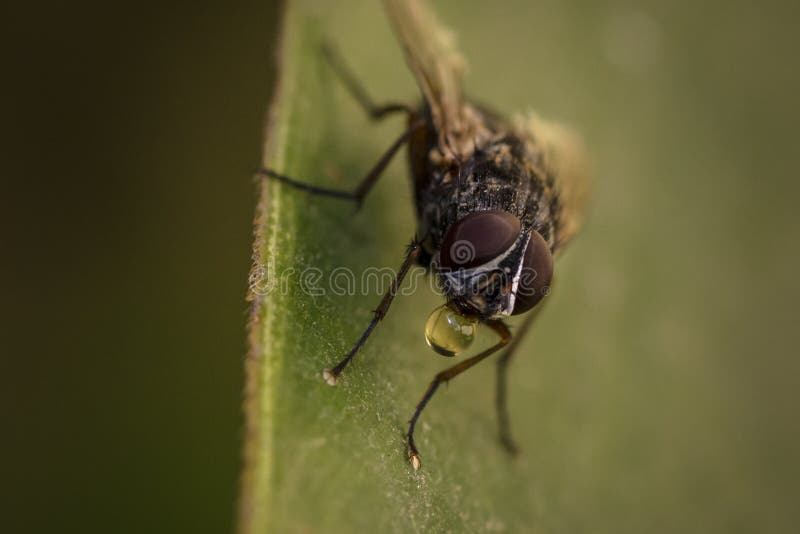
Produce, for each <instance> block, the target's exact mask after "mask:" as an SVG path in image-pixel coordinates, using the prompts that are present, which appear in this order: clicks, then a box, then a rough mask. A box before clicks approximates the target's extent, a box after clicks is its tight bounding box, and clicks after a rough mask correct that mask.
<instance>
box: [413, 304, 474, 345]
mask: <svg viewBox="0 0 800 534" xmlns="http://www.w3.org/2000/svg"><path fill="white" fill-rule="evenodd" d="M477 327H478V321H476V320H475V319H470V318H468V317H464V316H463V315H461V314H459V313H458V312H456V311H454V310H452V309H450V308H448V307H447V306H446V305H445V306H441V307H439V308H436V309H435V310H433V313H431V315H430V317H428V322H427V323H426V324H425V341H427V342H428V345H430V347H431V348H432V349H433V350H435V351H436V352H438V353H439V354H441V355H442V356H455V355H456V354H458V353H459V352H461V351H463V350H465V349H467V348H469V346H470V345H471V344H472V341H473V340H474V339H475V330H476V329H477Z"/></svg>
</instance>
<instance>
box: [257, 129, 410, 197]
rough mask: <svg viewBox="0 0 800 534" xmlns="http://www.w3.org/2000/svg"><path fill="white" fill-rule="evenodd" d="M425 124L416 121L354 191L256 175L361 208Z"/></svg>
mask: <svg viewBox="0 0 800 534" xmlns="http://www.w3.org/2000/svg"><path fill="white" fill-rule="evenodd" d="M424 124H425V123H424V122H423V121H421V120H418V121H415V122H414V123H413V124H412V125H411V127H409V128H408V129H407V130H406V131H405V132H403V135H401V136H400V137H399V138H398V139H397V140H396V141H395V142H394V143H392V145H391V146H390V147H389V149H388V150H387V151H386V152H385V153H384V154H383V156H381V158H380V159H379V160H378V162H377V163H376V164H375V166H374V167H372V169H371V170H370V171H369V172H368V173H367V175H366V176H365V177H364V179H362V180H361V183H360V184H359V185H358V187H356V188H355V189H353V190H352V191H348V190H344V189H331V188H328V187H319V186H316V185H311V184H309V183H306V182H303V181H300V180H296V179H294V178H290V177H289V176H286V175H285V174H281V173H279V172H275V171H273V170H272V169H265V168H261V169H258V170H256V174H259V175H262V176H268V177H270V178H273V179H275V180H278V181H279V182H282V183H284V184H286V185H289V186H291V187H294V188H295V189H300V190H302V191H307V192H309V193H312V194H315V195H320V196H326V197H333V198H341V199H345V200H352V201H355V203H356V206H357V207H361V203H362V202H363V200H364V197H365V196H367V193H369V192H370V190H371V189H372V186H374V185H375V183H376V182H377V181H378V178H380V177H381V174H383V171H384V169H386V166H387V165H389V162H391V161H392V158H393V157H394V155H395V154H397V151H398V150H400V147H402V146H403V145H404V144H405V143H406V142H408V139H409V138H410V137H411V135H412V134H413V133H414V132H415V131H416V130H417V129H418V128H421V127H423V126H424Z"/></svg>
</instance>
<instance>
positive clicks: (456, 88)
mask: <svg viewBox="0 0 800 534" xmlns="http://www.w3.org/2000/svg"><path fill="white" fill-rule="evenodd" d="M384 4H385V6H386V11H387V12H388V14H389V19H390V20H391V22H392V26H393V27H394V31H395V34H396V35H397V38H398V39H399V41H400V44H401V45H402V47H403V49H404V51H405V55H406V61H407V62H408V65H409V67H410V68H411V71H412V73H413V74H414V77H415V78H416V79H417V84H418V85H419V87H420V90H421V91H422V94H423V96H424V98H425V101H426V102H427V104H428V107H429V108H430V111H431V116H432V118H433V122H434V126H435V127H436V129H437V131H438V132H439V136H440V141H441V144H442V145H443V146H448V147H450V148H451V149H453V150H455V151H456V152H457V153H458V152H459V151H460V150H459V149H458V147H459V145H460V144H461V143H460V141H461V140H462V139H463V138H464V137H465V136H468V135H471V131H470V130H472V128H473V125H472V124H471V123H472V121H471V120H470V117H469V110H468V109H467V107H466V106H465V101H464V95H463V92H462V88H461V81H462V75H463V72H464V59H463V57H462V56H461V54H459V53H458V51H457V50H456V48H455V38H454V36H453V34H452V33H451V32H450V31H449V30H448V29H447V28H445V27H443V26H442V25H441V24H439V22H438V21H437V19H436V16H435V15H434V13H433V12H432V11H431V10H430V9H429V8H428V6H427V5H425V2H424V1H422V0H384Z"/></svg>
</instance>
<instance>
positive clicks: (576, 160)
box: [514, 113, 591, 250]
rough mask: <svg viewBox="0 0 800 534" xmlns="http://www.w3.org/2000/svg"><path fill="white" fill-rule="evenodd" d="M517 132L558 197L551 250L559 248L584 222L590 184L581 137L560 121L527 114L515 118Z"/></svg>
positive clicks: (554, 214)
mask: <svg viewBox="0 0 800 534" xmlns="http://www.w3.org/2000/svg"><path fill="white" fill-rule="evenodd" d="M514 127H515V130H516V131H517V134H518V135H519V136H520V137H522V138H523V139H525V140H526V143H527V144H528V153H529V154H534V155H535V159H536V161H535V165H537V166H538V167H539V168H540V169H541V170H542V171H543V172H544V175H545V176H547V177H548V178H550V179H551V180H552V186H551V187H552V188H553V192H554V194H555V196H556V198H557V199H558V203H557V206H558V208H557V211H556V213H553V214H551V215H552V216H553V217H554V218H555V220H556V223H557V224H556V227H557V228H558V231H557V235H556V236H555V243H554V249H555V250H558V249H561V248H562V247H563V246H564V245H566V244H567V242H568V241H570V240H571V239H572V238H573V237H574V236H575V234H576V233H578V230H580V227H581V225H582V224H583V219H584V216H585V212H586V204H587V200H588V197H589V190H590V186H591V177H590V168H589V161H588V158H587V156H586V151H585V149H584V146H583V142H582V141H581V139H580V137H579V136H578V135H577V134H575V132H573V131H572V130H570V129H569V128H567V127H565V126H562V125H561V124H558V123H555V122H550V121H546V120H543V119H541V118H539V117H538V116H537V115H536V114H534V113H530V114H528V115H526V116H519V117H517V118H516V119H515V121H514Z"/></svg>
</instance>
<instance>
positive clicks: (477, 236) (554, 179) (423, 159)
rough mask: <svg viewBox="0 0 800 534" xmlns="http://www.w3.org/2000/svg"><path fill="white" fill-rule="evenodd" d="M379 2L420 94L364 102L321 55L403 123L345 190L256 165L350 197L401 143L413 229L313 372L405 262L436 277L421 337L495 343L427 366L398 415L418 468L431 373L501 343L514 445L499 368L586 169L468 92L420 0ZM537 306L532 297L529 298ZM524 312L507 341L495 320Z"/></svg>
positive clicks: (504, 438) (560, 136) (553, 136)
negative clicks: (421, 387) (420, 385)
mask: <svg viewBox="0 0 800 534" xmlns="http://www.w3.org/2000/svg"><path fill="white" fill-rule="evenodd" d="M384 4H385V7H386V11H387V13H388V15H389V19H390V20H391V23H392V26H393V28H394V31H395V33H396V35H397V37H398V39H399V41H400V44H401V45H402V47H403V49H404V52H405V57H406V61H407V63H408V66H409V67H410V70H411V72H412V74H413V75H414V77H415V79H416V81H417V84H418V86H419V89H420V91H421V93H422V103H421V104H420V105H419V106H408V105H405V104H397V103H389V104H385V105H376V104H375V103H374V102H373V101H372V99H370V97H369V96H368V94H367V93H366V91H364V89H363V88H362V86H361V85H360V84H359V83H358V82H357V81H356V79H355V77H354V76H353V75H352V74H351V73H350V71H348V70H347V69H346V68H345V67H344V64H343V62H342V61H341V58H340V57H339V56H338V55H337V54H336V53H335V52H334V51H333V50H332V49H331V48H329V47H326V48H325V49H324V53H325V55H326V56H327V58H328V59H329V60H330V63H331V64H332V65H333V67H334V68H335V70H336V71H337V72H338V74H339V75H340V77H341V78H342V81H343V83H344V84H345V85H346V86H347V87H348V89H349V90H350V92H351V93H352V94H353V96H354V97H355V98H356V100H358V101H359V103H360V104H361V105H362V107H363V108H364V109H365V110H366V112H367V113H368V115H369V116H370V117H371V118H372V119H374V120H380V119H382V118H384V117H387V116H390V115H395V114H404V115H406V116H407V118H408V123H407V128H406V130H405V131H404V132H403V134H402V135H401V136H400V137H399V138H398V139H397V140H396V141H395V142H394V143H393V144H392V145H391V146H390V147H389V149H388V150H387V151H386V153H385V154H384V155H383V156H382V157H381V158H380V159H379V160H378V162H377V163H376V164H375V166H374V167H373V168H372V169H371V170H370V171H369V172H368V173H367V175H366V177H365V178H364V179H363V180H362V181H361V183H360V184H359V185H358V187H356V188H355V189H354V190H350V191H345V190H335V189H328V188H323V187H317V186H315V185H310V184H307V183H305V182H303V181H301V180H296V179H294V178H290V177H288V176H285V175H283V174H280V173H278V172H276V171H274V170H271V169H260V170H259V173H261V174H263V175H266V176H268V177H271V178H273V179H275V180H278V181H280V182H283V183H285V184H287V185H289V186H292V187H295V188H297V189H301V190H304V191H307V192H309V193H313V194H317V195H322V196H329V197H337V198H341V199H345V200H351V201H354V202H355V203H356V204H358V205H360V204H361V202H362V201H363V200H364V199H365V197H366V196H367V194H368V193H369V191H370V190H371V189H372V187H373V186H374V185H375V183H376V181H377V180H378V178H379V177H380V176H381V174H382V172H383V170H384V169H385V167H386V166H387V165H388V164H389V162H390V161H391V159H392V158H393V156H394V155H395V154H396V153H397V152H398V151H399V150H400V149H401V148H402V147H403V146H404V145H407V146H408V154H409V162H410V170H411V177H412V181H413V190H414V200H415V203H416V215H417V223H418V230H417V234H416V237H415V238H414V239H413V241H412V242H411V244H410V245H409V246H408V249H407V251H406V254H405V259H404V261H403V263H402V265H401V266H400V269H399V270H398V271H397V273H396V275H395V276H394V279H393V282H392V284H391V286H390V288H389V290H388V291H387V292H386V294H385V295H384V296H383V298H382V300H381V302H380V304H379V305H378V307H377V309H376V310H375V312H374V316H373V318H372V320H371V321H370V322H369V324H368V325H367V327H366V329H365V330H364V332H363V334H362V335H361V337H360V338H359V339H358V340H357V341H356V342H355V344H354V345H353V347H352V349H351V350H350V352H348V353H347V355H345V356H344V358H342V359H341V361H339V363H337V364H336V365H335V366H333V367H331V368H330V369H325V370H324V371H323V377H324V379H325V380H326V381H327V383H328V384H330V385H335V384H336V382H337V379H338V377H339V376H340V375H341V373H342V372H343V371H344V369H345V368H346V367H347V365H348V364H349V363H350V361H351V360H352V359H353V357H354V356H355V355H356V353H358V351H359V350H360V349H361V347H362V346H363V345H364V343H365V342H366V340H367V338H368V337H369V336H370V335H371V334H372V332H373V330H374V329H375V327H376V326H377V325H378V323H379V322H380V321H381V319H383V317H384V316H385V315H386V313H387V312H388V310H389V306H390V305H391V303H392V300H393V299H394V297H395V295H396V293H397V290H398V288H399V287H400V285H401V284H402V282H403V279H404V277H405V276H406V274H407V273H408V271H409V269H410V268H411V267H412V266H413V265H414V264H419V265H421V266H423V267H424V268H426V269H427V270H428V271H429V272H431V273H432V274H433V276H435V277H436V278H437V281H438V283H439V285H440V287H441V289H442V292H443V295H444V296H445V297H446V302H445V304H444V305H442V306H441V307H439V308H437V309H436V310H434V311H433V313H432V314H431V315H430V317H429V318H428V321H427V324H426V328H425V336H426V340H427V341H428V344H429V345H430V346H431V347H432V348H433V349H434V350H435V351H436V352H438V353H439V354H442V355H444V356H449V357H452V356H456V355H458V354H460V353H461V352H463V351H465V350H466V349H467V348H468V347H469V345H470V343H471V342H472V339H473V337H474V335H475V331H476V329H477V328H478V327H479V325H483V327H486V328H488V329H489V330H492V331H493V332H495V334H496V335H497V338H498V341H497V342H496V343H495V344H494V345H493V346H492V347H490V348H488V349H486V350H484V351H482V352H480V353H478V354H476V355H474V356H471V357H469V358H466V359H464V360H462V361H461V362H460V363H458V364H456V365H454V366H452V367H450V368H448V369H445V370H444V371H442V372H440V373H438V374H437V375H436V376H435V377H434V379H433V381H432V382H431V383H430V385H429V386H428V389H427V390H426V391H425V393H424V395H423V396H422V399H421V400H420V402H419V403H418V404H417V407H416V410H415V411H414V414H413V416H412V418H411V420H410V421H409V428H408V435H407V440H408V457H409V460H410V461H411V464H412V465H413V467H414V469H419V467H420V465H421V462H420V454H419V451H418V449H417V446H416V444H415V442H414V430H415V427H416V424H417V421H418V419H419V416H420V414H421V413H422V411H423V409H424V408H425V406H426V405H427V404H428V402H429V401H430V400H431V398H432V397H433V395H434V394H435V393H436V390H437V389H438V388H439V386H440V385H441V384H442V383H446V382H448V381H449V380H451V379H453V378H454V377H456V376H457V375H459V374H460V373H462V372H464V371H466V370H467V369H469V368H471V367H472V366H474V365H475V364H477V363H478V362H480V361H482V360H484V359H485V358H487V357H489V356H490V355H492V354H494V353H496V352H499V351H501V349H505V351H503V352H502V354H501V356H500V357H499V358H498V360H497V363H498V366H497V402H496V404H497V414H498V422H499V432H500V441H501V443H502V444H503V445H504V447H505V448H506V449H507V450H508V451H510V452H512V453H513V452H515V451H516V446H515V444H514V441H513V440H512V438H511V433H510V431H509V423H508V413H507V408H506V371H507V367H508V363H509V361H510V359H511V357H512V355H513V354H514V352H515V349H516V348H517V346H518V344H519V341H520V339H522V337H523V336H524V334H525V332H526V331H527V330H528V329H529V327H530V324H531V322H532V318H533V317H534V315H535V309H539V308H540V307H541V305H540V302H541V300H542V298H543V297H544V296H545V295H547V294H548V292H549V288H550V285H551V282H552V279H553V257H554V255H556V254H557V253H558V252H559V251H561V250H562V249H563V248H564V245H566V244H567V242H568V241H570V239H571V238H572V237H573V236H574V235H575V234H576V232H577V231H578V229H579V226H580V222H581V218H582V212H583V205H584V200H585V196H586V195H585V192H586V190H587V188H586V183H587V179H586V178H587V173H586V172H585V165H584V160H583V158H582V150H581V147H580V143H579V141H578V140H577V138H576V137H575V136H574V135H573V134H571V133H570V132H569V131H568V130H566V129H565V128H562V127H560V126H558V125H556V124H553V123H549V122H546V121H544V120H541V119H539V118H538V117H536V116H534V115H528V116H522V115H520V116H518V117H515V118H513V119H511V120H506V119H505V118H503V117H501V116H500V115H498V114H496V113H493V112H492V111H490V110H489V109H487V108H486V107H484V106H481V105H477V104H474V103H471V102H470V101H468V100H467V99H466V98H465V96H464V93H463V91H462V85H461V78H462V72H463V65H464V62H463V60H462V58H461V56H460V55H459V53H458V52H457V51H456V50H455V48H454V45H453V39H452V37H451V35H450V34H449V33H448V32H447V31H446V30H445V29H444V28H442V27H441V26H440V25H439V23H438V22H437V21H436V19H435V17H434V14H433V13H432V12H431V11H430V10H429V9H428V8H427V7H426V6H425V5H424V4H423V2H422V1H421V0H385V2H384ZM537 305H539V306H538V307H537ZM522 314H525V315H526V318H525V320H524V322H523V324H522V325H521V326H520V328H519V330H518V332H517V335H516V336H515V337H514V339H513V341H512V335H511V332H510V330H509V328H508V326H507V325H506V322H505V321H506V319H507V318H508V317H510V316H513V315H522Z"/></svg>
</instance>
